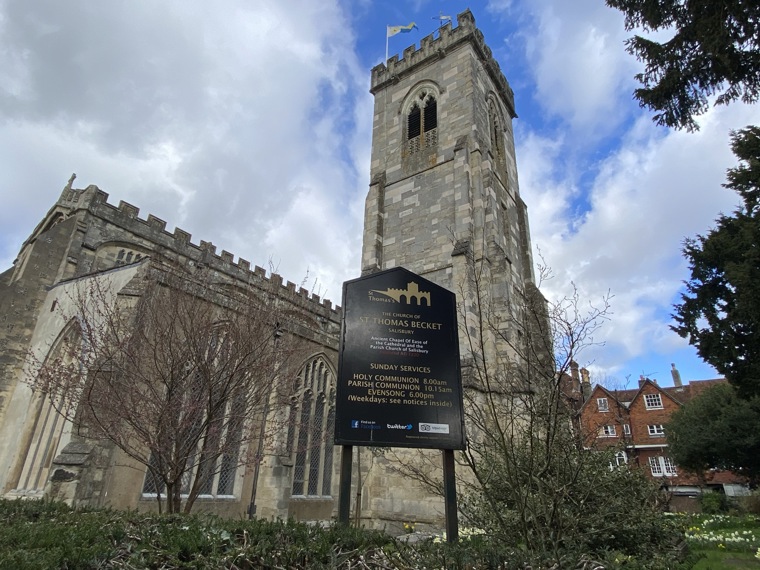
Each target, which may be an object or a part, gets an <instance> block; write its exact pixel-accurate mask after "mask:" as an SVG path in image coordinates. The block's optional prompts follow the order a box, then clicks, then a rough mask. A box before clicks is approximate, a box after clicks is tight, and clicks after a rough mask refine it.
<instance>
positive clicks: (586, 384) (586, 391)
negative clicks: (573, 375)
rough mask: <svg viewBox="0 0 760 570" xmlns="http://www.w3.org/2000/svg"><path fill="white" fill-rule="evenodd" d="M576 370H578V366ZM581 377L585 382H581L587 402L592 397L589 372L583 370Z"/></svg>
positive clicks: (582, 392)
mask: <svg viewBox="0 0 760 570" xmlns="http://www.w3.org/2000/svg"><path fill="white" fill-rule="evenodd" d="M575 366H576V370H577V366H578V365H577V364H576V365H575ZM581 377H582V378H583V381H582V382H581V394H582V395H583V401H584V402H585V401H586V400H588V398H589V396H591V382H590V381H589V378H588V370H586V369H585V368H581Z"/></svg>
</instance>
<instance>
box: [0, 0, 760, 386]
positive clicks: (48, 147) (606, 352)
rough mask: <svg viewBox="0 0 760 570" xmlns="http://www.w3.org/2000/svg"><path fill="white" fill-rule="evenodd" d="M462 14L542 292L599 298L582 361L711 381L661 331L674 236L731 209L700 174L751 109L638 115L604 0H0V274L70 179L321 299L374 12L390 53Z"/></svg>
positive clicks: (359, 184)
mask: <svg viewBox="0 0 760 570" xmlns="http://www.w3.org/2000/svg"><path fill="white" fill-rule="evenodd" d="M467 8H469V9H470V10H471V11H472V13H473V15H474V17H475V21H476V25H477V26H478V27H479V28H480V29H481V31H482V32H483V34H484V36H485V40H486V42H487V44H488V45H489V46H490V47H491V49H492V50H493V53H494V56H495V58H496V59H497V61H498V62H499V63H500V65H501V68H502V71H503V72H504V74H505V76H506V77H507V80H508V81H509V82H510V85H511V86H512V88H513V90H514V92H515V105H516V110H517V114H518V118H517V119H515V122H514V127H515V143H516V151H517V165H518V175H519V184H520V193H521V195H522V197H523V199H524V201H525V202H526V203H527V205H528V213H529V219H530V228H531V235H532V243H533V250H534V258H535V259H536V260H537V261H538V260H539V259H543V263H545V264H546V265H547V266H549V267H550V268H551V269H552V274H553V276H554V277H553V279H551V280H549V281H546V282H544V283H543V284H542V291H543V293H544V295H545V296H546V297H548V298H549V299H550V300H557V299H560V298H562V296H564V295H568V294H570V293H571V292H572V287H573V286H574V287H575V288H576V289H577V291H578V294H579V297H580V299H582V300H583V302H584V303H597V304H598V303H599V300H600V299H602V298H603V297H604V296H605V295H607V294H609V295H611V312H610V314H609V320H608V321H607V322H606V323H605V325H604V327H603V328H602V329H601V330H600V331H599V332H598V333H597V334H596V335H595V338H594V340H595V341H596V342H595V344H594V345H592V346H589V347H587V348H586V349H585V350H584V352H582V353H581V355H580V356H579V362H580V364H581V365H582V366H586V367H587V368H588V369H589V370H590V371H591V375H592V380H593V381H597V382H603V383H605V384H606V385H608V386H610V387H613V388H625V387H629V388H630V387H635V386H636V385H637V380H638V378H639V376H640V375H644V376H647V377H650V378H654V379H657V380H658V381H659V382H660V383H661V384H662V385H671V384H672V382H671V379H670V368H671V363H675V364H676V365H677V367H678V369H679V371H680V372H681V376H682V378H683V379H684V380H686V381H688V380H697V379H707V378H714V377H717V373H716V372H715V371H714V370H713V369H712V368H711V367H709V366H708V365H706V364H704V363H703V362H702V361H701V360H700V359H699V358H698V357H697V355H696V352H695V350H694V349H693V348H691V347H690V346H689V345H688V343H687V342H686V340H684V339H681V338H680V337H678V336H677V335H676V334H675V333H674V332H672V331H671V330H670V328H669V325H670V324H672V318H671V313H672V305H673V303H675V302H677V301H678V299H679V294H680V293H681V292H682V290H683V281H684V280H685V279H687V278H688V276H689V272H688V265H687V263H686V261H685V260H684V259H683V257H682V256H681V247H682V243H683V239H684V238H685V237H689V236H695V235H697V234H700V233H701V234H704V233H705V232H707V231H708V230H709V229H710V227H712V225H713V224H714V220H715V218H716V217H717V216H718V215H719V214H720V213H721V212H722V213H727V214H728V213H730V212H731V211H733V209H734V208H735V206H736V205H737V204H738V202H739V200H738V196H737V195H736V194H735V193H733V192H731V191H729V190H726V189H724V188H722V187H721V184H722V183H723V182H724V181H725V172H726V169H728V168H731V167H733V166H736V159H735V157H734V156H733V155H732V153H731V151H730V148H729V133H730V131H731V130H732V129H738V128H742V127H744V126H745V125H747V124H751V123H756V122H757V108H756V107H755V108H752V107H749V106H744V105H742V104H738V103H737V104H733V105H731V106H728V107H716V108H712V109H710V111H709V112H708V113H706V114H705V115H703V116H702V117H701V118H700V119H699V124H700V127H701V128H700V130H699V131H698V132H696V133H687V132H679V131H672V130H668V129H664V128H661V127H657V126H655V125H654V123H653V122H652V120H651V113H650V112H649V111H647V110H646V109H642V108H640V107H639V106H638V104H637V103H636V102H635V101H634V100H633V99H632V95H631V94H632V92H633V90H634V89H635V88H636V86H637V83H636V81H635V80H634V75H635V74H636V73H637V72H639V71H641V69H642V64H640V63H639V62H637V61H636V60H635V59H634V58H633V57H632V56H630V55H628V54H627V53H626V52H625V48H624V42H625V39H626V38H627V37H629V36H630V33H629V32H626V31H625V27H624V22H623V17H622V14H621V13H619V12H618V11H616V10H613V9H611V8H608V7H607V6H606V5H605V3H604V1H603V0H573V2H565V1H563V0H472V1H470V2H469V3H465V2H459V1H455V0H409V1H403V2H402V1H398V0H396V1H392V0H385V1H372V0H320V1H319V2H315V1H314V0H217V1H216V2H207V1H200V0H165V1H162V2H132V1H128V0H109V1H107V2H92V1H90V0H67V1H66V2H61V1H60V0H34V1H29V0H0V198H2V208H0V271H2V270H5V269H6V268H8V267H10V266H11V265H12V263H13V260H14V259H15V257H16V255H17V254H18V251H19V248H20V246H21V244H22V243H23V241H24V240H25V239H26V238H27V237H28V235H29V234H30V233H31V231H32V230H33V229H34V227H35V226H36V225H37V223H38V222H39V221H40V220H41V218H42V217H43V216H44V215H45V213H46V212H47V211H48V210H49V209H50V207H51V206H52V205H53V204H54V203H55V201H56V200H57V198H58V197H59V195H60V192H61V190H62V189H63V188H64V186H65V185H66V183H67V181H68V179H69V177H70V176H71V174H72V173H76V175H77V178H76V181H75V183H74V187H75V188H85V187H86V186H88V185H90V184H95V185H97V186H98V187H99V188H100V189H102V190H104V191H106V192H108V193H109V194H110V198H109V201H110V202H111V203H113V204H118V203H119V201H121V200H124V201H126V202H129V203H131V204H133V205H135V206H138V207H139V208H140V217H142V218H147V216H148V214H153V215H154V216H157V217H159V218H161V219H163V220H165V221H166V222H167V230H168V231H170V232H171V231H173V229H174V228H175V227H179V228H182V229H183V230H185V231H187V232H189V233H191V234H192V236H193V237H192V241H193V243H196V244H197V243H199V242H200V240H201V239H203V240H204V241H210V242H213V243H214V244H215V245H216V246H217V252H221V251H222V250H223V249H224V250H227V251H230V252H232V253H233V254H234V255H235V258H237V257H242V258H244V259H247V260H249V261H251V263H252V264H256V265H260V266H262V267H265V268H267V269H270V268H273V269H274V270H275V271H276V272H277V273H280V274H281V275H283V276H284V277H285V278H286V279H287V280H290V281H293V282H295V283H297V284H303V285H304V286H305V287H307V288H308V289H311V290H313V291H314V292H316V293H319V294H320V295H322V296H323V297H326V298H328V299H331V300H333V302H334V303H335V304H340V302H341V299H340V297H341V286H342V285H341V284H342V282H343V281H345V280H348V279H353V278H355V277H358V276H359V273H360V251H361V231H362V221H363V219H362V216H363V208H364V198H365V196H366V192H367V189H368V185H369V156H370V144H371V126H372V105H373V101H372V96H371V95H370V93H369V91H368V89H369V80H370V69H371V68H372V67H374V66H375V65H377V64H379V63H382V62H383V59H384V57H385V47H386V26H387V25H407V24H409V23H411V22H415V23H416V24H417V27H418V30H415V31H413V32H411V33H408V34H398V35H396V36H394V37H392V38H390V39H389V40H388V47H389V54H390V55H391V56H392V55H394V54H397V53H398V54H400V53H401V52H402V51H403V50H404V48H406V47H407V46H409V45H411V44H412V43H416V44H417V45H419V42H420V40H421V39H422V37H424V36H426V35H428V34H430V33H434V32H435V31H436V29H437V27H438V25H439V19H438V18H439V17H440V16H441V15H446V16H452V17H453V18H454V20H456V14H458V13H460V12H462V11H464V10H465V9H467Z"/></svg>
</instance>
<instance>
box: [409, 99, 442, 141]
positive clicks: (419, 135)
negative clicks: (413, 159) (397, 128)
mask: <svg viewBox="0 0 760 570" xmlns="http://www.w3.org/2000/svg"><path fill="white" fill-rule="evenodd" d="M437 144H438V102H437V101H436V98H435V93H434V92H433V90H432V89H431V88H423V89H420V90H419V91H418V92H417V93H416V94H415V95H414V97H413V98H412V101H411V104H410V105H409V108H408V110H407V113H406V145H407V147H406V148H407V152H408V153H409V154H414V153H415V152H418V151H420V150H422V149H426V148H432V147H434V146H436V145H437Z"/></svg>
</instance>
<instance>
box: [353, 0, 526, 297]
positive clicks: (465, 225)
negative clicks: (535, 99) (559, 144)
mask: <svg viewBox="0 0 760 570" xmlns="http://www.w3.org/2000/svg"><path fill="white" fill-rule="evenodd" d="M370 91H371V93H372V94H373V95H374V97H375V107H374V121H373V127H372V163H371V171H370V175H371V182H370V189H369V193H368V195H367V199H366V206H365V219H364V239H363V249H362V274H363V275H366V274H370V273H373V272H375V271H380V270H384V269H390V268H392V267H397V266H403V267H405V268H407V269H409V270H410V271H413V272H415V273H418V274H420V275H422V276H424V277H425V278H427V279H430V280H431V281H434V282H436V283H438V284H439V285H441V286H443V287H446V288H448V289H450V290H452V291H454V292H455V293H457V295H460V293H466V291H464V290H462V287H464V286H465V285H464V283H465V277H466V274H467V273H466V272H467V267H468V264H470V266H472V264H474V263H475V264H480V263H481V262H483V261H485V262H487V263H486V265H487V268H488V271H489V273H490V275H489V283H490V287H492V289H493V291H492V292H493V294H495V295H496V297H498V298H501V297H504V296H508V295H509V294H510V289H511V288H513V287H523V286H524V284H526V283H532V282H533V268H532V260H531V249H530V236H529V230H528V217H527V212H526V207H525V204H524V202H523V201H522V199H521V198H520V193H519V190H518V184H517V165H516V162H515V148H514V138H513V129H512V119H514V118H515V117H516V114H515V106H514V95H513V93H512V89H511V88H510V87H509V84H508V83H507V80H506V79H505V77H504V75H503V74H502V72H501V71H500V69H499V64H498V63H497V62H496V60H495V59H494V58H493V56H492V54H491V50H490V49H489V48H488V46H486V44H485V42H484V40H483V34H482V33H481V32H480V31H479V30H478V29H477V28H476V27H475V20H474V18H473V16H472V14H471V13H470V12H469V11H465V12H463V13H461V14H459V15H458V16H457V26H456V27H455V28H452V25H451V23H448V24H446V25H445V26H443V27H442V28H440V30H439V36H438V37H437V38H434V37H433V35H430V36H427V37H425V38H423V39H422V42H421V47H420V48H419V49H416V47H415V46H411V47H409V48H407V49H406V50H404V53H403V58H402V59H401V60H399V59H398V56H393V57H392V58H391V59H389V60H388V62H387V66H386V65H383V64H380V65H378V66H376V67H375V68H374V69H373V70H372V85H371V89H370Z"/></svg>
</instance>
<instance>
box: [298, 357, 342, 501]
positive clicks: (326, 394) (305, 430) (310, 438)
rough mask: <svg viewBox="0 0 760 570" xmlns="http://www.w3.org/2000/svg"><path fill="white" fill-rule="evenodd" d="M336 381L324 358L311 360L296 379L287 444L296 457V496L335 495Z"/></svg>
mask: <svg viewBox="0 0 760 570" xmlns="http://www.w3.org/2000/svg"><path fill="white" fill-rule="evenodd" d="M334 378H335V375H334V373H333V370H332V367H331V366H330V365H329V364H328V362H327V360H326V359H325V357H324V356H322V355H320V356H316V357H314V358H312V359H311V360H309V361H308V362H307V363H306V365H305V366H304V367H303V368H302V369H301V372H300V373H299V374H298V377H297V379H296V382H295V385H294V389H295V390H294V396H293V399H292V401H291V402H292V403H291V409H290V422H289V425H288V441H287V445H288V451H290V452H291V453H292V454H293V488H292V494H293V495H297V496H298V495H302V496H330V495H332V474H333V448H334V446H333V442H332V434H333V432H334V431H335V382H334Z"/></svg>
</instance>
